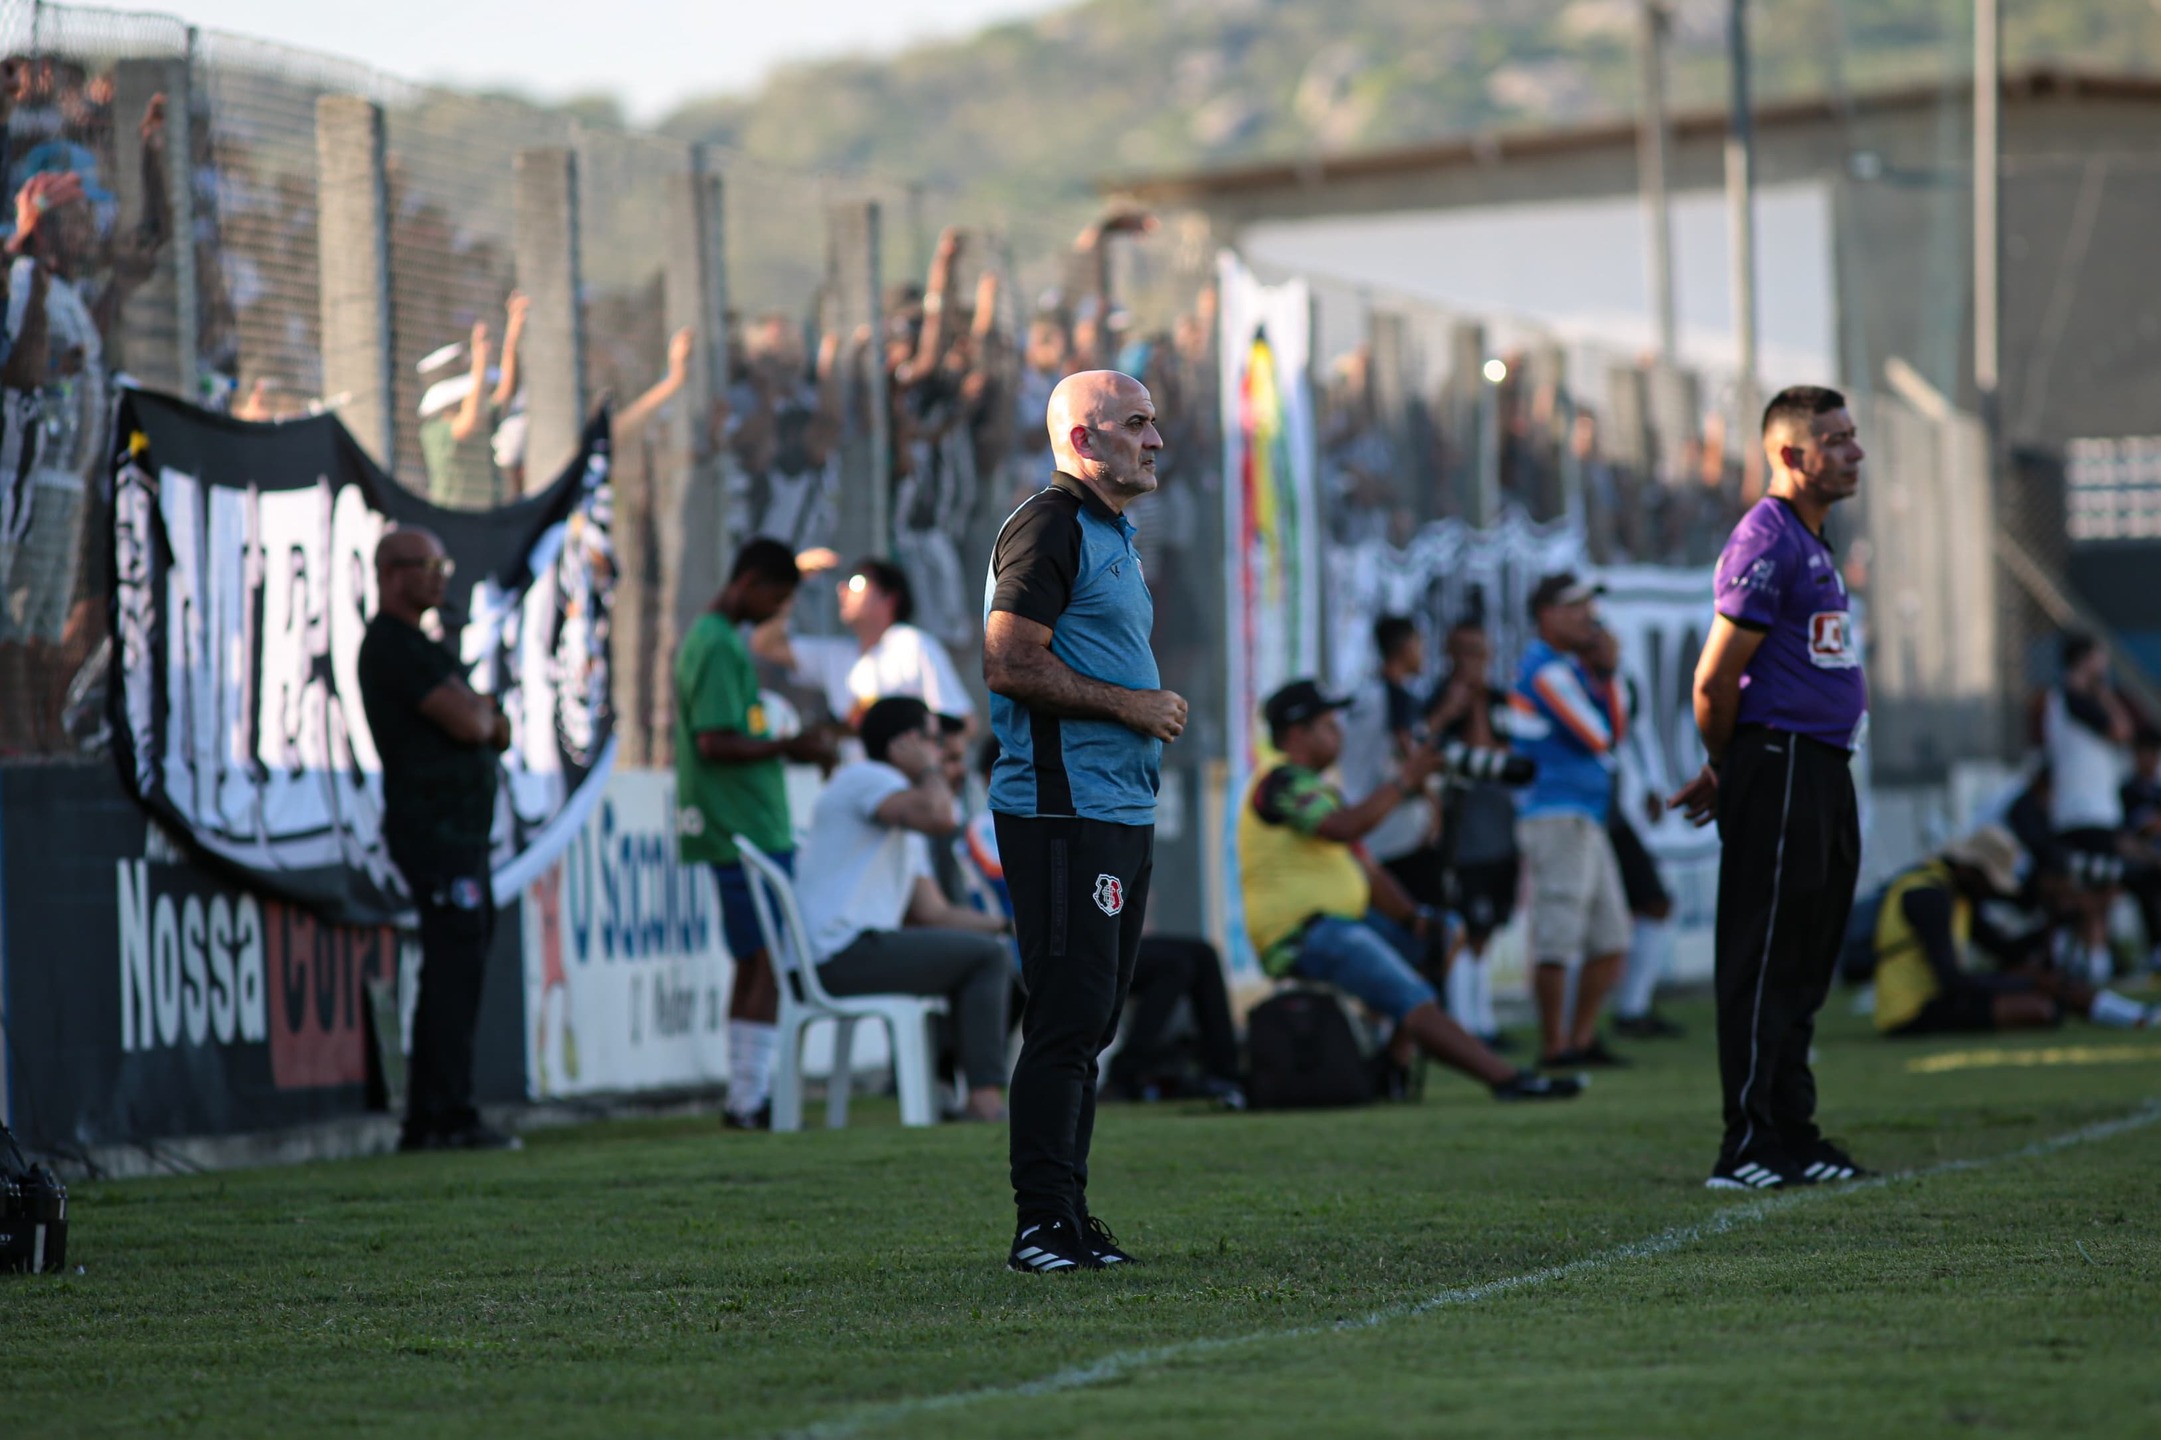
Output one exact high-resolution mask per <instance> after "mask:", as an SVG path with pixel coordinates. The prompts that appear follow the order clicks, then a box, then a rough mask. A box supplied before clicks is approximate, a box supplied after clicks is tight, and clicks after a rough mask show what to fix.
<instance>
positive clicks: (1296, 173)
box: [1099, 66, 2161, 205]
mask: <svg viewBox="0 0 2161 1440" xmlns="http://www.w3.org/2000/svg"><path fill="white" fill-rule="evenodd" d="M1971 89H1972V87H1971V85H1970V84H1967V83H1963V82H1962V83H1959V84H1955V85H1952V86H1948V87H1947V86H1944V85H1941V84H1934V83H1931V84H1917V85H1906V86H1899V87H1895V88H1888V89H1883V90H1875V91H1869V92H1866V93H1863V94H1859V95H1853V96H1850V97H1843V98H1842V97H1835V96H1828V95H1818V96H1810V97H1804V98H1799V99H1792V100H1775V101H1769V102H1765V103H1762V104H1758V105H1757V106H1756V107H1755V117H1756V126H1757V129H1758V130H1759V131H1765V130H1776V129H1781V128H1785V127H1789V126H1796V125H1808V124H1824V123H1834V122H1837V121H1841V120H1850V119H1860V118H1863V117H1868V116H1881V115H1884V114H1887V113H1891V112H1897V111H1913V110H1929V109H1934V108H1937V107H1939V106H1941V105H1942V104H1943V103H1944V102H1945V100H1946V99H1947V98H1956V97H1959V96H1962V95H1966V94H1970V93H1971ZM2003 93H2004V99H2005V101H2006V102H2007V103H2008V104H2009V105H2012V106H2016V105H2020V104H2025V103H2030V102H2033V101H2038V100H2100V101H2132V102H2138V103H2144V104H2157V105H2161V78H2155V77H2152V76H2146V75H2127V74H2115V75H2105V74H2099V73H2095V72H2087V71H2077V70H2067V69H2061V68H2055V67H2050V66H2035V67H2031V68H2028V69H2023V70H2018V71H2014V72H2011V73H2009V74H2006V75H2005V76H2004V81H2003ZM1961 103H1962V104H1963V101H1961ZM1726 114H1727V111H1726V107H1724V106H1718V107H1715V108H1699V109H1694V110H1683V111H1676V112H1675V113H1674V114H1673V115H1672V116H1671V117H1670V119H1669V121H1668V123H1669V125H1670V127H1671V133H1672V135H1673V138H1674V139H1675V140H1676V141H1683V140H1691V139H1703V138H1715V137H1720V136H1723V135H1724V134H1725V133H1726ZM1636 131H1637V124H1636V121H1635V120H1634V119H1633V118H1629V119H1619V120H1604V121H1598V122H1594V123H1592V124H1587V125H1574V126H1565V127H1547V128H1540V129H1516V130H1492V131H1483V132H1480V133H1477V134H1473V135H1466V136H1461V137H1458V138H1454V139H1449V140H1440V141H1432V142H1428V143H1425V144H1421V145H1408V146H1400V147H1394V148H1390V149H1385V150H1367V151H1353V152H1347V153H1341V154H1331V155H1311V156H1301V157H1299V158H1297V159H1292V160H1273V161H1265V162H1262V163H1260V164H1255V165H1244V166H1233V167H1229V168H1225V169H1218V170H1196V171H1189V172H1186V173H1184V174H1175V175H1158V176H1146V177H1127V178H1116V179H1105V180H1103V181H1101V182H1099V188H1100V189H1101V190H1102V191H1104V192H1106V193H1115V194H1119V195H1125V196H1131V197H1132V198H1134V199H1136V200H1141V201H1145V202H1147V203H1150V204H1155V205H1170V204H1187V205H1206V204H1207V203H1208V202H1209V201H1210V200H1216V199H1230V198H1232V197H1235V196H1240V195H1248V194H1255V193H1261V192H1266V191H1271V190H1289V189H1307V188H1312V187H1316V186H1319V185H1322V184H1328V183H1340V182H1343V181H1351V180H1385V179H1391V178H1396V177H1402V176H1409V175H1420V174H1431V173H1432V172H1434V171H1436V170H1446V169H1451V168H1455V167H1461V166H1489V165H1494V164H1498V163H1500V162H1503V161H1508V160H1527V159H1534V158H1542V157H1548V156H1556V155H1568V154H1581V153H1586V152H1591V151H1597V150H1605V149H1612V148H1617V147H1622V146H1633V145H1634V144H1635V143H1636Z"/></svg>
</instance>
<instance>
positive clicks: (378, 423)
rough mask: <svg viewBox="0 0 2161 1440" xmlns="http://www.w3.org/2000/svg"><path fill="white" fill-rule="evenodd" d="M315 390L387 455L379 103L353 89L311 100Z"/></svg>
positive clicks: (390, 432) (358, 436)
mask: <svg viewBox="0 0 2161 1440" xmlns="http://www.w3.org/2000/svg"><path fill="white" fill-rule="evenodd" d="M315 163H316V170H317V181H316V191H317V196H318V201H317V204H318V220H317V233H318V239H317V251H316V254H317V263H318V264H319V265H320V267H321V296H322V325H323V339H322V345H323V394H324V396H325V397H326V398H334V397H339V396H342V397H344V398H343V403H342V406H341V410H340V414H341V416H342V418H343V419H344V421H345V428H346V429H347V430H349V431H351V432H352V434H353V438H354V439H355V440H356V441H358V442H359V444H360V448H361V449H362V450H364V451H366V452H367V454H368V456H369V457H370V458H371V459H373V460H374V461H375V463H376V464H378V465H380V466H382V467H383V469H384V470H385V471H388V470H389V469H390V468H391V464H392V461H393V457H394V456H395V455H396V453H397V452H396V439H397V428H396V418H395V415H394V413H393V410H394V401H393V400H392V396H393V395H394V394H395V393H396V391H395V390H394V388H393V384H392V382H393V376H392V374H391V368H392V364H393V361H392V358H391V357H392V351H391V344H390V203H389V187H388V183H387V180H386V178H385V175H384V170H383V112H382V108H381V107H380V106H378V105H376V104H374V103H373V102H372V101H369V100H366V99H363V98H362V97H360V96H357V95H325V96H323V97H322V98H321V99H319V100H317V101H316V102H315Z"/></svg>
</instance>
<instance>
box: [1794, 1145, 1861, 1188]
mask: <svg viewBox="0 0 2161 1440" xmlns="http://www.w3.org/2000/svg"><path fill="white" fill-rule="evenodd" d="M1794 1161H1795V1163H1796V1164H1798V1165H1799V1166H1800V1167H1801V1176H1802V1178H1803V1179H1806V1180H1811V1181H1813V1182H1815V1183H1816V1184H1818V1185H1828V1184H1832V1183H1835V1182H1837V1181H1840V1180H1867V1179H1870V1178H1871V1177H1873V1176H1874V1175H1875V1173H1876V1172H1875V1171H1873V1170H1870V1169H1867V1168H1866V1167H1864V1166H1862V1165H1861V1164H1859V1163H1858V1162H1856V1161H1855V1160H1854V1158H1853V1157H1852V1156H1851V1155H1848V1154H1847V1153H1846V1152H1845V1151H1844V1150H1843V1149H1841V1148H1840V1147H1839V1146H1837V1145H1834V1144H1832V1143H1831V1142H1830V1141H1828V1140H1823V1139H1816V1140H1812V1141H1810V1142H1809V1143H1808V1144H1807V1145H1804V1146H1799V1147H1796V1149H1795V1153H1794Z"/></svg>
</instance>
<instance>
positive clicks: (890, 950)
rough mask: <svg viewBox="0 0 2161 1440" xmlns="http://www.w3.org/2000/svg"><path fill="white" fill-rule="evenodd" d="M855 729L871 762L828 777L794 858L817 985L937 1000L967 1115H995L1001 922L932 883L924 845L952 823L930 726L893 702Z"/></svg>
mask: <svg viewBox="0 0 2161 1440" xmlns="http://www.w3.org/2000/svg"><path fill="white" fill-rule="evenodd" d="M859 733H860V735H861V739H862V743H863V749H864V752H865V754H866V755H867V756H868V758H867V759H863V760H858V761H856V762H855V763H853V764H851V765H844V766H842V767H841V768H840V769H839V770H837V771H835V772H834V773H833V778H832V779H831V780H830V781H828V782H827V783H826V787H825V791H824V793H823V794H821V795H820V796H819V797H818V804H817V808H816V809H815V810H813V811H812V812H811V821H810V838H809V839H808V840H807V841H805V842H804V844H803V848H802V850H801V851H800V852H799V853H798V855H797V857H796V867H795V873H796V877H797V878H796V895H797V898H798V900H799V901H800V902H801V904H802V908H803V923H804V924H805V926H807V927H808V929H809V931H810V934H809V941H810V950H811V954H812V955H814V956H815V957H816V958H817V961H818V978H819V979H820V980H821V981H822V982H823V983H824V985H825V988H826V989H827V990H828V991H830V992H831V993H833V994H835V995H894V994H903V995H943V996H945V997H946V999H947V1000H948V1002H949V1003H950V1005H951V1011H950V1015H951V1021H952V1026H953V1039H954V1044H955V1047H956V1048H957V1049H958V1050H959V1052H960V1064H961V1071H962V1073H963V1074H964V1075H965V1076H966V1078H967V1082H968V1108H967V1113H968V1115H969V1117H970V1118H972V1119H978V1120H997V1119H1001V1118H1003V1116H1004V1113H1005V1102H1004V1089H1005V1080H1006V1046H1005V1035H1006V1023H1005V1016H1006V992H1007V986H1008V984H1009V983H1010V976H1011V973H1012V960H1011V951H1010V949H1009V947H1008V946H1007V944H1006V942H1005V939H1004V936H1005V935H1006V934H1007V932H1008V926H1007V923H1006V921H1005V919H1004V917H1003V916H998V917H993V916H990V915H986V914H983V913H982V912H980V911H976V910H971V909H965V908H963V907H961V906H957V905H954V904H952V903H951V902H950V901H948V900H947V899H946V898H945V896H944V895H943V894H942V893H941V892H940V891H939V889H938V884H937V881H936V879H935V878H933V872H932V869H931V857H930V841H929V838H928V837H932V836H939V837H943V836H949V835H951V834H953V832H954V831H955V830H957V829H958V828H959V827H960V821H959V818H958V815H957V812H956V811H955V809H954V805H953V790H952V787H951V786H950V785H948V784H947V783H946V779H945V775H944V773H943V769H942V766H941V765H940V758H941V757H940V754H939V734H938V723H937V719H936V717H935V716H934V715H933V714H932V713H931V710H930V708H929V707H928V706H927V705H925V704H924V703H923V702H922V701H921V700H919V699H916V698H914V697H912V696H907V697H893V698H888V699H884V700H880V701H878V702H877V703H875V704H873V705H872V706H871V707H870V708H869V709H868V710H866V711H865V712H864V713H863V718H862V724H861V726H860V727H859ZM904 926H905V927H907V928H903V927H904Z"/></svg>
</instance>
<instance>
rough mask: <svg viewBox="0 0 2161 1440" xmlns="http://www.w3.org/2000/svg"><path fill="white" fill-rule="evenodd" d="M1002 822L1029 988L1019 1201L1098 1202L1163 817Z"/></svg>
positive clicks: (1014, 1094) (1019, 1092)
mask: <svg viewBox="0 0 2161 1440" xmlns="http://www.w3.org/2000/svg"><path fill="white" fill-rule="evenodd" d="M996 823H997V826H998V855H999V859H1000V860H1001V861H1003V862H1004V865H1005V880H1006V887H1007V889H1008V890H1009V891H1010V892H1011V894H1012V897H1013V928H1014V931H1015V933H1016V934H1017V935H1018V936H1019V938H1020V953H1021V982H1022V983H1023V984H1024V985H1026V986H1027V989H1028V999H1027V1003H1026V1005H1025V1006H1024V1007H1023V1009H1022V1011H1021V1048H1020V1059H1019V1061H1017V1062H1016V1063H1015V1064H1014V1066H1013V1083H1012V1088H1011V1090H1010V1092H1009V1093H1008V1095H1007V1099H1006V1110H1007V1114H1008V1117H1009V1123H1010V1125H1011V1133H1012V1152H1011V1154H1012V1166H1013V1201H1014V1204H1015V1205H1017V1206H1018V1207H1019V1209H1020V1213H1021V1214H1022V1215H1023V1216H1027V1217H1034V1216H1067V1215H1071V1216H1078V1215H1080V1214H1081V1213H1083V1212H1085V1211H1086V1209H1087V1205H1088V1198H1087V1191H1088V1141H1089V1139H1090V1137H1091V1136H1092V1135H1093V1133H1094V1131H1095V1114H1096V1057H1097V1056H1099V1055H1101V1054H1102V1053H1103V1051H1104V1049H1105V1047H1107V1046H1108V1045H1109V1044H1110V1043H1111V1041H1112V1039H1113V1038H1115V1037H1116V1035H1117V1033H1118V1017H1119V1013H1120V1012H1121V1011H1122V1010H1124V1008H1125V1001H1126V992H1127V990H1128V989H1130V988H1131V986H1132V984H1133V965H1134V961H1135V960H1136V958H1137V957H1138V956H1139V954H1140V944H1141V917H1142V915H1143V914H1144V913H1145V912H1146V911H1147V908H1148V878H1149V874H1150V872H1151V871H1152V870H1153V869H1154V866H1155V829H1154V827H1153V826H1147V825H1112V824H1109V823H1107V822H1104V821H1100V820H1077V819H1044V818H1036V819H1021V818H1018V817H1015V816H1011V815H1000V816H998V817H997V822H996Z"/></svg>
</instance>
